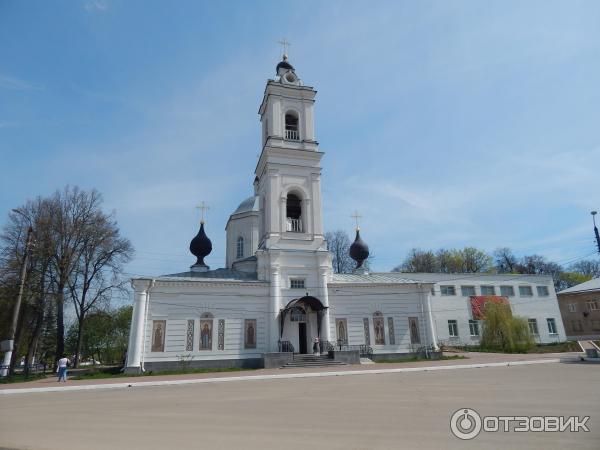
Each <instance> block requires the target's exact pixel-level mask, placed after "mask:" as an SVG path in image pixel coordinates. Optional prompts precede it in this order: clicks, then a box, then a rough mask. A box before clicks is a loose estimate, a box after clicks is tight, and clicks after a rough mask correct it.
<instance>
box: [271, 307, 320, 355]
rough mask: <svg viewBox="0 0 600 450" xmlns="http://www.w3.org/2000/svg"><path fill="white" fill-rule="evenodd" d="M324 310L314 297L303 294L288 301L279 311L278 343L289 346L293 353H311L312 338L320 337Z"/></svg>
mask: <svg viewBox="0 0 600 450" xmlns="http://www.w3.org/2000/svg"><path fill="white" fill-rule="evenodd" d="M325 310H326V307H325V306H323V304H322V303H321V301H320V300H319V299H317V298H315V297H310V296H305V297H302V298H298V299H295V300H292V301H291V302H289V303H288V304H287V305H286V307H285V308H283V309H282V310H281V311H280V313H279V340H280V343H281V342H285V343H286V346H288V347H289V346H291V347H292V348H293V351H294V353H301V354H305V353H312V348H313V342H314V339H315V338H319V339H320V338H321V329H322V327H323V326H324V324H323V323H322V322H323V316H324V312H325ZM325 326H326V325H325ZM289 351H291V350H289Z"/></svg>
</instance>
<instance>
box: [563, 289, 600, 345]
mask: <svg viewBox="0 0 600 450" xmlns="http://www.w3.org/2000/svg"><path fill="white" fill-rule="evenodd" d="M558 304H559V307H560V314H561V315H562V319H563V322H564V324H565V329H566V333H567V338H568V339H570V340H586V339H593V340H598V339H600V278H594V279H593V280H589V281H586V282H585V283H581V284H578V285H577V286H573V287H570V288H568V289H564V290H562V291H560V292H559V293H558Z"/></svg>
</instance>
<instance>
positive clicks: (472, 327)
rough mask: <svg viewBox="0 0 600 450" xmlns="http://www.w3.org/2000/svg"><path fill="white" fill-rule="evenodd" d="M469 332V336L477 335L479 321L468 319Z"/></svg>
mask: <svg viewBox="0 0 600 450" xmlns="http://www.w3.org/2000/svg"><path fill="white" fill-rule="evenodd" d="M469 332H470V333H471V336H479V321H477V320H469Z"/></svg>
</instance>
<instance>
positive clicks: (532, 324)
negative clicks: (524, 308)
mask: <svg viewBox="0 0 600 450" xmlns="http://www.w3.org/2000/svg"><path fill="white" fill-rule="evenodd" d="M527 323H528V324H529V332H530V333H531V334H533V335H534V336H537V335H538V334H539V333H538V326H537V319H529V320H528V321H527Z"/></svg>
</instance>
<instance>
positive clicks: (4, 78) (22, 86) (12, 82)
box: [0, 73, 44, 91]
mask: <svg viewBox="0 0 600 450" xmlns="http://www.w3.org/2000/svg"><path fill="white" fill-rule="evenodd" d="M0 89H8V90H11V91H42V90H44V86H43V85H41V84H36V83H32V82H29V81H26V80H22V79H20V78H16V77H11V76H8V75H4V74H1V73H0Z"/></svg>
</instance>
